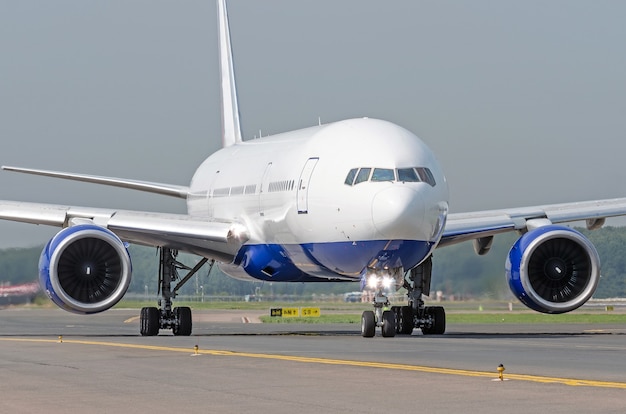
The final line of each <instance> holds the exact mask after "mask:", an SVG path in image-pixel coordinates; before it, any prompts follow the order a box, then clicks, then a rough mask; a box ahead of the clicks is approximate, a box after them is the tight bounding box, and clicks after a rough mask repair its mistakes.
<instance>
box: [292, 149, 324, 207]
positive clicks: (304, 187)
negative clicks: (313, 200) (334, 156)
mask: <svg viewBox="0 0 626 414" xmlns="http://www.w3.org/2000/svg"><path fill="white" fill-rule="evenodd" d="M318 161H319V158H309V159H308V160H306V163H305V164H304V168H303V169H302V173H300V179H299V180H298V191H297V195H296V197H297V199H298V201H297V204H298V214H308V212H309V183H310V182H311V175H312V174H313V170H314V169H315V166H316V165H317V162H318Z"/></svg>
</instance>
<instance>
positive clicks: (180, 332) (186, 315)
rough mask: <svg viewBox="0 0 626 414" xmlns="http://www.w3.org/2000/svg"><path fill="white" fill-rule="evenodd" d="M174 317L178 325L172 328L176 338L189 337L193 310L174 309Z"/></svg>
mask: <svg viewBox="0 0 626 414" xmlns="http://www.w3.org/2000/svg"><path fill="white" fill-rule="evenodd" d="M174 316H175V317H176V324H175V325H174V327H173V328H172V331H173V332H174V335H176V336H189V335H191V325H192V323H191V308H189V307H187V306H181V307H179V308H174Z"/></svg>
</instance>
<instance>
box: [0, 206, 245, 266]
mask: <svg viewBox="0 0 626 414" xmlns="http://www.w3.org/2000/svg"><path fill="white" fill-rule="evenodd" d="M0 219H3V220H11V221H18V222H23V223H31V224H43V225H48V226H56V227H68V226H71V225H74V224H78V223H81V222H90V223H93V224H96V225H98V226H102V227H105V228H107V229H109V230H111V231H112V232H113V233H115V234H116V235H117V236H118V237H119V238H120V239H121V240H123V241H126V242H131V243H136V244H141V245H146V246H155V247H169V248H171V249H177V250H182V251H187V252H190V253H194V254H197V255H200V256H204V257H208V258H213V259H217V260H219V261H222V262H226V263H229V262H231V261H232V260H233V257H234V255H235V254H236V253H237V251H238V250H239V248H240V247H241V246H242V245H243V244H244V243H245V242H246V241H247V240H248V235H247V232H246V229H245V227H244V226H243V225H242V224H239V223H233V222H220V221H209V220H206V219H203V218H201V217H195V216H188V215H185V214H167V213H152V212H143V211H127V210H113V209H101V208H90V207H68V206H62V205H56V204H42V203H26V202H19V201H0Z"/></svg>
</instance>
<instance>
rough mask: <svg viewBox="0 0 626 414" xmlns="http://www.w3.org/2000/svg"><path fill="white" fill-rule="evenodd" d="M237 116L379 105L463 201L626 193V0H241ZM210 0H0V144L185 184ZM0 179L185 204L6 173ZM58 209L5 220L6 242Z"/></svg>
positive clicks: (145, 206)
mask: <svg viewBox="0 0 626 414" xmlns="http://www.w3.org/2000/svg"><path fill="white" fill-rule="evenodd" d="M229 14H230V21H231V34H232V37H233V49H234V59H235V67H236V71H237V81H238V84H237V86H238V88H239V89H238V91H239V99H240V102H239V103H240V110H241V116H242V122H243V128H244V135H245V136H246V137H248V138H251V137H253V136H254V135H255V134H258V131H259V130H262V132H263V134H264V135H266V134H268V133H276V132H283V131H287V130H290V129H296V128H301V127H306V126H310V125H314V124H316V123H317V120H318V117H321V119H322V121H323V122H330V121H335V120H340V119H344V118H349V117H357V116H369V117H375V118H382V119H387V120H389V121H392V122H395V123H397V124H400V125H402V126H404V127H406V128H408V129H409V130H411V131H413V132H414V133H416V134H417V135H418V136H419V137H420V138H422V139H423V140H424V141H426V142H427V143H428V144H429V145H430V146H431V148H432V149H433V150H435V152H436V153H437V154H438V156H439V160H440V161H441V163H442V164H443V166H444V169H445V171H446V175H447V177H448V181H449V184H450V189H451V209H452V211H468V210H478V209H492V208H502V207H510V206H523V205H533V204H544V203H554V202H564V201H575V200H587V199H595V198H611V197H620V196H626V185H624V183H626V167H624V164H625V161H626V53H624V46H623V44H624V39H626V25H624V22H623V19H624V16H626V2H620V1H574V0H563V1H545V0H542V1H528V0H526V1H518V2H512V1H481V0H471V1H416V0H410V1H408V0H407V1H400V0H397V1H394V0H390V1H380V0H378V1H366V0H340V1H338V0H315V1H286V0H283V1H278V0H266V1H258V0H254V1H253V0H231V1H230V2H229ZM216 42H217V28H216V8H215V4H214V1H212V0H205V1H171V0H167V1H165V0H143V1H136V0H124V1H122V0H119V1H115V0H107V1H82V0H74V1H69V0H55V1H46V0H37V1H35V0H21V1H12V0H0V52H1V53H0V140H1V141H0V142H2V147H1V149H0V164H5V165H18V166H25V167H35V168H47V169H56V170H62V171H71V172H82V173H91V174H100V175H111V176H120V177H127V178H136V179H143V180H150V181H160V182H168V183H172V184H188V183H189V180H190V178H191V176H192V174H193V172H194V170H195V168H196V167H197V166H198V165H199V164H200V163H201V161H202V160H203V159H204V158H205V157H206V156H208V155H209V154H210V153H211V152H213V151H214V150H216V149H217V148H218V145H219V142H220V136H219V135H220V121H219V91H218V89H217V88H218V73H217V71H218V66H217V46H216ZM0 199H7V200H25V201H38V202H50V203H60V204H67V205H86V206H98V207H115V208H125V209H141V210H160V211H172V212H183V211H184V203H183V202H182V201H181V200H175V199H169V198H163V197H159V196H156V195H149V194H141V193H139V194H138V193H134V192H132V191H128V190H123V189H114V188H107V187H102V186H93V185H88V184H82V183H71V182H64V181H62V180H53V179H49V178H43V177H33V176H22V175H19V174H15V173H8V172H1V173H0ZM56 231H57V229H53V228H37V227H36V226H31V225H26V224H15V223H5V222H0V247H6V246H24V245H34V244H39V243H43V242H45V241H46V240H47V239H48V237H49V236H51V235H52V234H54V232H56Z"/></svg>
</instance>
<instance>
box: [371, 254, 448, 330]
mask: <svg viewBox="0 0 626 414" xmlns="http://www.w3.org/2000/svg"><path fill="white" fill-rule="evenodd" d="M431 273H432V258H431V257H429V258H428V259H426V260H425V261H424V262H423V263H422V264H420V265H419V266H417V267H415V268H413V269H411V270H409V271H408V272H407V273H406V275H405V277H404V279H403V282H402V285H403V287H404V288H406V290H407V296H408V299H409V303H408V305H407V306H392V307H391V309H390V310H384V308H386V307H388V306H389V299H388V298H387V296H386V295H385V293H384V289H383V287H382V286H380V287H377V290H376V294H375V296H374V310H373V311H365V312H363V315H362V316H361V335H362V336H363V337H365V338H371V337H373V336H374V335H375V333H376V327H380V328H381V332H382V336H383V337H387V338H388V337H393V336H395V335H396V334H401V335H411V333H413V329H415V328H418V329H421V330H422V333H423V334H424V335H441V334H443V333H444V332H445V331H446V312H445V310H444V309H443V307H441V306H425V304H424V300H423V299H422V295H426V296H428V295H429V294H430V279H431Z"/></svg>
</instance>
